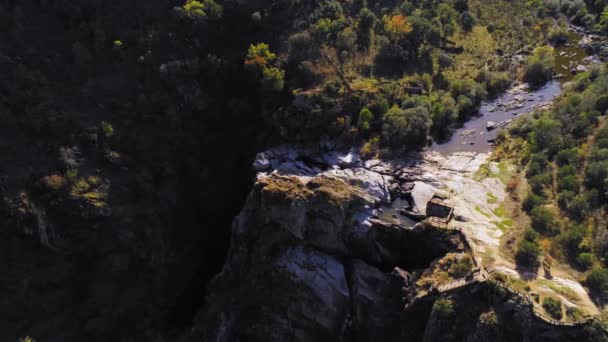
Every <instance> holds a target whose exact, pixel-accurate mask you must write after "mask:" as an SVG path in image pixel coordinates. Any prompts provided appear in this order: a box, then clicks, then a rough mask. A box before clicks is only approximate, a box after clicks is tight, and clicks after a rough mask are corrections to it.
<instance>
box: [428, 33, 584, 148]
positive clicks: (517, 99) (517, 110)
mask: <svg viewBox="0 0 608 342" xmlns="http://www.w3.org/2000/svg"><path fill="white" fill-rule="evenodd" d="M582 37H583V36H582V35H580V34H579V33H576V32H569V33H568V43H566V44H564V45H561V46H558V47H556V48H555V52H554V54H555V68H554V73H555V74H556V75H559V76H558V78H557V79H555V80H553V81H551V82H549V83H547V84H546V85H545V86H544V87H542V88H540V89H535V90H530V89H529V88H528V87H527V86H526V85H525V84H520V85H516V86H515V87H513V88H511V89H509V90H508V91H507V92H506V93H504V94H503V95H501V96H499V97H497V98H495V99H492V100H490V101H486V102H484V103H483V104H482V106H481V107H480V108H479V110H478V115H477V116H475V117H473V118H472V119H470V120H469V121H466V122H464V123H463V124H462V126H461V127H459V128H458V129H457V130H455V131H454V133H453V135H452V137H451V138H450V139H448V140H447V141H445V142H441V143H435V144H433V145H432V146H431V147H430V148H429V150H430V151H434V152H439V153H441V154H442V155H445V156H447V155H450V154H453V153H455V152H477V153H485V152H489V151H490V150H491V148H492V142H493V141H494V139H495V138H496V133H497V132H498V131H499V129H500V128H502V127H507V126H508V124H509V123H510V122H511V120H513V119H514V118H516V117H518V116H520V115H525V114H527V113H530V112H532V111H534V110H535V109H537V108H540V107H543V106H545V105H549V104H551V102H552V101H553V100H554V99H555V98H556V97H557V96H558V95H559V94H560V92H561V85H562V84H563V83H565V82H568V81H571V80H572V79H573V78H574V76H575V75H574V73H572V72H571V71H572V69H576V67H577V66H578V65H581V64H584V62H585V58H586V57H588V54H587V53H586V52H585V50H584V49H582V48H580V47H579V46H578V42H579V41H580V40H581V39H582ZM488 122H493V123H494V124H495V127H494V128H493V129H491V130H489V129H488V128H487V125H488Z"/></svg>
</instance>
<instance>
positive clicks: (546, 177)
mask: <svg viewBox="0 0 608 342" xmlns="http://www.w3.org/2000/svg"><path fill="white" fill-rule="evenodd" d="M551 178H552V177H551V174H549V173H541V174H538V175H535V176H533V177H532V178H530V179H529V180H528V183H530V188H531V189H532V192H534V193H535V194H539V195H540V194H542V192H543V189H544V188H545V187H550V186H551V185H552V182H551Z"/></svg>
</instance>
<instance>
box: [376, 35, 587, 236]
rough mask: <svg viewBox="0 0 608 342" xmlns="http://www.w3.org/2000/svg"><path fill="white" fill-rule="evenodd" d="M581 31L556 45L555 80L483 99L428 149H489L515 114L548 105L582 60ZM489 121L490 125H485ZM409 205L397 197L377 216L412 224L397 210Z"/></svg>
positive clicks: (443, 151) (584, 55)
mask: <svg viewBox="0 0 608 342" xmlns="http://www.w3.org/2000/svg"><path fill="white" fill-rule="evenodd" d="M581 38H582V35H580V34H578V33H576V32H569V34H568V43H567V44H564V45H562V46H559V47H556V48H555V61H556V63H555V64H556V65H555V68H554V73H555V74H556V75H557V77H556V79H555V80H552V81H551V82H549V83H547V84H546V85H545V86H543V87H541V88H539V89H534V90H531V89H529V88H528V87H527V86H526V85H525V84H523V85H518V86H515V87H513V88H511V89H509V90H508V91H507V92H505V93H504V94H502V95H501V96H499V97H497V98H495V99H492V100H490V101H486V102H485V103H483V104H482V106H481V107H480V109H479V111H478V115H477V116H475V117H474V118H472V119H470V120H469V121H467V122H465V123H463V125H462V126H461V127H459V128H458V129H457V130H456V131H454V134H453V135H452V137H451V138H450V139H448V140H447V141H445V142H442V143H435V144H433V145H432V146H431V147H430V148H429V150H430V151H433V152H439V153H441V154H442V155H444V156H449V155H451V154H454V153H456V152H477V153H485V152H489V151H490V150H491V149H492V146H493V141H494V139H495V138H496V134H497V132H498V131H499V130H500V129H501V128H506V127H508V125H509V123H510V122H511V121H512V120H513V119H514V118H516V117H518V116H521V115H526V114H528V113H531V112H533V111H534V110H535V109H538V108H542V107H544V106H548V105H550V104H551V103H552V101H553V100H554V99H555V98H556V97H557V96H558V95H559V94H560V92H561V85H562V84H563V83H565V82H568V81H571V80H572V79H573V78H574V76H575V75H574V73H573V72H572V70H573V69H576V67H577V66H579V65H581V64H584V62H585V58H587V57H588V55H587V53H586V52H585V50H584V49H582V48H580V47H579V46H578V42H579V41H580V40H581ZM489 122H491V123H493V124H490V126H492V127H491V129H488V124H489ZM407 206H408V203H407V201H405V200H403V199H400V198H397V199H395V200H394V201H393V203H392V204H391V205H390V206H386V207H383V208H382V210H383V211H382V212H381V213H380V214H379V217H380V218H381V219H383V220H386V221H389V222H396V223H399V224H401V225H402V226H404V227H412V226H413V225H414V224H415V223H416V221H415V220H412V219H411V218H409V217H406V216H404V215H402V214H400V213H399V210H401V209H404V208H405V207H407Z"/></svg>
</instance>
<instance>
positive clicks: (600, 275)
mask: <svg viewBox="0 0 608 342" xmlns="http://www.w3.org/2000/svg"><path fill="white" fill-rule="evenodd" d="M585 283H586V284H587V286H589V288H590V289H591V291H593V292H595V293H596V294H597V295H601V296H606V295H608V270H607V269H605V268H602V267H598V268H594V269H593V270H591V272H590V273H589V275H588V276H587V280H586V281H585Z"/></svg>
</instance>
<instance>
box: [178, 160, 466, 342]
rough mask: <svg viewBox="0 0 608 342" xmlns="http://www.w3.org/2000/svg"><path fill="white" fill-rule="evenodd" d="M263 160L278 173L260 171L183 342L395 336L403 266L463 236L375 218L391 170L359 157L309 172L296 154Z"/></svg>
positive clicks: (423, 261)
mask: <svg viewBox="0 0 608 342" xmlns="http://www.w3.org/2000/svg"><path fill="white" fill-rule="evenodd" d="M265 158H266V161H267V162H260V160H258V163H256V167H261V165H262V164H267V163H270V164H272V163H274V166H277V167H278V168H277V170H278V171H275V172H270V173H268V172H262V173H260V174H259V175H258V180H257V183H256V185H255V186H254V189H253V191H252V192H251V194H250V195H249V198H248V200H247V203H246V205H245V207H244V208H243V210H242V211H241V213H240V214H239V216H238V217H237V218H236V219H235V221H234V226H233V235H232V244H231V248H230V252H229V257H228V261H227V263H226V265H225V266H224V269H223V270H222V272H221V273H220V274H219V275H218V276H217V277H216V278H215V279H214V280H213V281H212V283H211V285H210V287H209V292H208V293H209V295H208V297H207V301H206V305H205V308H204V309H203V310H202V311H201V312H200V313H199V315H198V317H197V319H196V322H195V328H194V329H193V331H192V332H191V333H190V334H188V336H186V337H184V341H196V340H201V339H202V340H205V341H218V342H220V341H237V340H243V341H244V340H247V341H283V340H292V341H314V340H322V341H328V340H333V341H370V340H374V339H382V340H394V339H395V338H396V337H398V336H400V335H401V326H402V324H401V320H402V315H401V313H402V310H403V306H404V298H403V297H404V296H405V294H406V292H407V290H408V288H410V285H411V284H410V279H409V274H408V272H407V271H408V270H412V269H415V268H424V267H426V266H427V265H428V264H429V263H430V262H432V261H433V260H434V259H436V258H439V257H441V256H443V255H444V254H446V253H447V252H449V251H452V250H458V249H460V250H462V249H463V248H464V244H463V242H462V241H461V239H460V236H459V235H458V234H456V232H451V231H438V230H434V229H430V228H428V227H425V226H424V225H419V226H417V227H415V228H414V229H406V228H403V227H400V226H399V225H395V224H390V223H387V222H384V221H381V220H377V219H374V218H373V211H374V208H375V207H377V206H378V205H380V204H381V203H384V202H386V201H387V200H388V199H389V198H390V194H389V192H388V186H389V183H390V182H391V180H392V179H393V178H392V176H386V175H382V174H380V173H377V172H373V171H370V170H367V169H365V168H363V167H361V166H360V165H358V163H351V166H352V168H345V169H341V168H338V167H336V168H333V167H329V168H327V171H321V170H320V169H318V170H317V171H318V173H317V174H315V171H314V170H313V169H312V168H311V167H310V166H307V165H304V164H299V166H298V163H299V162H298V161H297V160H295V158H294V159H292V162H289V163H287V162H284V163H276V159H274V160H275V161H271V160H272V158H267V157H265ZM287 167H289V168H287ZM286 169H288V170H289V172H292V173H291V175H284V174H285V173H286V172H285V171H284V170H286ZM267 170H268V169H267ZM281 170H283V171H281Z"/></svg>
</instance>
